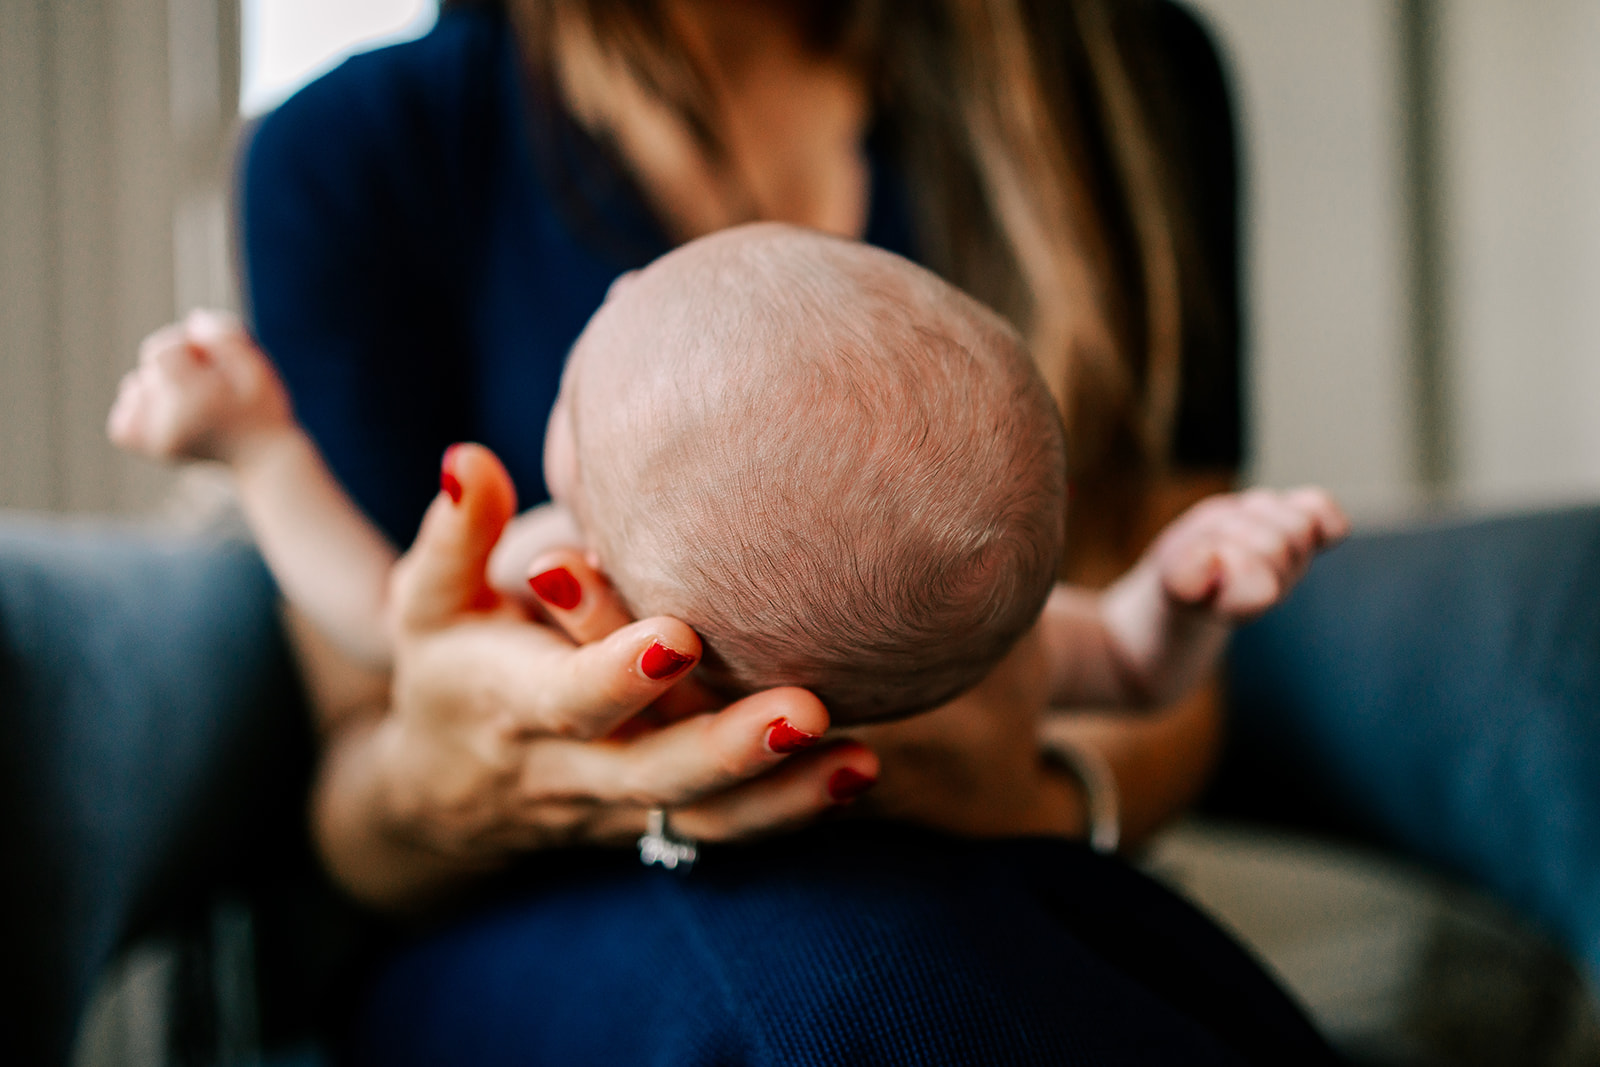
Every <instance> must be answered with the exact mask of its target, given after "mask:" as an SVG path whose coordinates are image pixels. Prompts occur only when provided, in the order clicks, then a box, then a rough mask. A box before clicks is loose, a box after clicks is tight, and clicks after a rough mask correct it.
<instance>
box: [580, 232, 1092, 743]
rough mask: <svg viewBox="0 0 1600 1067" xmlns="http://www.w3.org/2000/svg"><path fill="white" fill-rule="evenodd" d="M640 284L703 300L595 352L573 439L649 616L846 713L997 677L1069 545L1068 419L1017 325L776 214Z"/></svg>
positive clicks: (908, 704) (598, 523)
mask: <svg viewBox="0 0 1600 1067" xmlns="http://www.w3.org/2000/svg"><path fill="white" fill-rule="evenodd" d="M630 285H632V286H636V287H637V288H636V289H634V290H632V291H631V292H630V291H629V289H628V288H627V287H623V288H622V290H621V291H620V292H619V293H618V294H617V295H615V296H614V297H613V298H612V301H611V302H612V303H614V304H617V305H625V304H626V303H627V302H628V301H630V300H637V299H638V298H639V297H641V296H644V295H645V294H646V293H647V291H648V290H649V288H650V287H652V286H667V287H669V288H668V289H667V290H666V292H667V293H669V294H670V295H671V296H675V297H682V298H678V299H665V300H660V299H658V300H654V301H652V302H651V303H650V305H649V310H650V316H651V317H650V319H649V322H648V325H647V327H639V328H638V332H636V333H634V334H628V335H626V336H621V335H616V334H613V336H611V337H610V338H609V339H608V343H607V344H604V345H603V344H601V343H600V340H601V339H600V338H598V337H597V338H595V339H594V341H595V348H596V349H598V348H601V347H609V348H611V349H613V350H617V351H623V352H626V353H631V354H630V355H627V356H625V357H624V358H626V359H627V363H626V370H625V371H619V368H618V367H617V365H616V361H615V359H612V358H607V357H605V356H591V355H590V354H589V353H588V352H585V353H584V358H583V359H581V360H580V359H576V358H575V360H574V367H575V368H576V369H577V373H578V374H579V376H580V379H579V381H578V383H577V392H576V395H577V396H579V397H580V398H581V399H579V400H578V402H577V404H578V406H577V409H576V410H577V412H578V414H577V415H576V416H575V418H574V425H575V428H576V432H577V434H578V440H579V444H578V450H579V452H580V454H582V455H583V456H584V461H583V462H584V474H583V479H584V485H585V489H584V495H585V497H586V503H585V510H586V511H587V515H585V522H586V525H587V527H588V529H589V533H590V536H591V537H592V538H593V540H594V543H595V547H596V549H597V550H598V551H599V553H600V555H601V558H602V560H603V561H604V562H605V564H606V567H607V569H608V571H609V572H610V573H611V575H612V577H613V579H614V580H615V582H616V584H617V588H618V590H619V591H620V592H621V593H622V594H623V596H624V597H625V598H626V599H627V600H628V602H629V603H630V605H631V606H632V607H633V608H634V609H635V611H636V612H638V613H640V615H641V617H642V616H643V615H645V614H657V613H665V614H672V615H676V616H678V617H679V618H682V619H683V620H684V621H686V622H688V623H689V624H690V625H692V626H693V627H694V628H695V629H696V630H697V631H698V632H699V633H700V635H701V636H702V637H703V638H704V639H705V642H706V646H707V649H708V654H707V657H706V662H707V666H708V668H709V669H710V671H711V672H712V675H713V678H719V677H720V679H721V680H722V681H723V682H725V683H726V684H727V685H728V687H729V688H731V689H733V690H747V689H751V688H756V687H766V686H771V685H777V684H792V685H801V686H805V687H807V688H809V689H812V690H813V691H815V692H816V693H817V694H818V695H819V696H820V697H822V699H823V700H824V701H825V702H826V703H827V704H828V706H829V709H830V712H831V713H832V715H833V716H834V719H835V721H836V722H840V723H845V722H858V721H866V720H873V719H881V718H886V717H890V716H894V715H901V714H908V713H911V712H914V711H918V710H922V709H925V708H929V707H932V706H935V705H937V704H939V703H941V702H943V701H945V700H948V699H950V698H951V697H953V696H955V695H956V694H958V693H960V692H962V691H963V690H965V689H967V688H970V687H971V686H972V685H974V684H976V682H978V681H979V680H980V679H981V678H982V677H983V676H984V675H985V674H987V673H988V671H989V670H990V669H991V668H992V667H993V666H994V665H995V664H996V663H997V662H998V660H999V659H1000V658H1001V657H1002V656H1004V654H1005V653H1006V651H1007V650H1009V648H1010V647H1011V646H1012V645H1013V644H1014V643H1015V641H1016V640H1017V639H1018V638H1019V637H1020V636H1021V635H1022V634H1023V633H1024V632H1025V631H1026V630H1027V629H1028V628H1029V627H1030V626H1031V625H1032V623H1033V621H1034V619H1035V618H1036V616H1037V614H1038V611H1039V609H1040V608H1041V606H1042V605H1043V602H1044V599H1045V597H1046V596H1047V595H1048V593H1049V589H1050V586H1051V584H1052V582H1053V580H1054V577H1055V574H1056V570H1057V567H1058V566H1059V563H1060V557H1061V551H1062V541H1063V536H1064V533H1063V529H1064V520H1065V514H1064V503H1063V501H1064V492H1065V459H1064V447H1063V443H1062V434H1061V425H1060V418H1059V416H1058V414H1057V412H1056V408H1055V407H1054V404H1053V403H1052V401H1051V398H1050V394H1049V392H1048V390H1047V389H1046V388H1045V386H1044V384H1043V381H1042V380H1041V379H1040V377H1039V375H1038V372H1037V371H1036V370H1035V369H1034V366H1033V364H1032V362H1031V360H1030V359H1029V358H1028V355H1027V352H1026V350H1025V348H1024V347H1023V345H1022V342H1021V341H1020V339H1019V338H1018V337H1017V335H1016V334H1015V332H1014V331H1012V330H1011V328H1010V327H1008V326H1007V325H1006V324H1005V323H1004V322H1003V321H1002V320H1001V319H1000V318H999V317H998V316H997V315H995V314H993V313H992V312H990V311H988V310H987V309H986V308H984V307H983V306H982V305H980V304H978V303H977V302H976V301H974V300H972V299H970V298H968V297H966V296H965V295H963V294H961V293H960V292H958V291H957V290H955V289H954V288H953V287H951V286H950V285H948V284H947V283H945V282H943V281H941V280H940V279H938V278H937V277H936V276H934V275H933V274H931V273H929V272H927V271H925V270H922V269H921V268H919V267H916V266H914V265H913V264H911V263H908V262H906V261H905V260H902V259H900V258H899V257H896V256H893V255H890V254H889V253H886V252H882V251H879V250H876V249H872V248H868V247H867V246H864V245H859V244H856V243H854V242H847V241H843V240H839V239H836V238H831V237H826V236H823V235H821V234H816V233H812V232H809V231H800V230H795V229H791V228H788V227H782V226H774V225H762V226H752V227H743V228H741V229H739V230H735V231H725V232H724V233H722V234H718V235H714V236H712V237H709V238H704V239H702V240H700V241H697V242H694V243H692V244H690V245H687V246H685V247H684V248H682V249H680V250H678V251H677V252H674V253H672V254H671V255H669V256H668V257H665V258H664V259H663V260H661V261H659V262H658V263H657V264H656V265H654V266H652V267H650V268H648V269H647V270H646V271H645V272H644V273H643V274H642V275H640V276H639V278H638V279H637V280H631V281H630ZM656 295H657V296H660V295H662V291H661V290H658V291H657V293H656ZM616 310H617V309H616V308H612V309H610V312H612V313H613V314H612V317H611V319H610V320H608V321H616V320H617V319H618V318H619V316H617V315H615V314H614V312H615V311H616ZM606 315H607V312H604V311H603V312H602V314H601V315H600V316H597V322H596V326H594V327H592V328H591V329H592V330H595V331H596V332H597V333H598V334H603V333H604V332H605V330H606V329H607V328H608V327H607V325H606V323H605V322H603V321H601V320H603V319H605V317H606ZM587 343H590V339H585V340H583V341H580V347H581V346H583V345H585V344H587ZM641 344H643V345H648V349H649V351H648V354H644V353H643V350H642V348H641V347H640V346H641ZM586 440H589V441H596V442H599V441H602V440H605V441H611V442H617V441H623V442H626V445H625V447H623V448H620V449H619V448H616V447H609V448H607V447H604V446H600V445H596V446H594V447H586V445H585V443H584V442H585V441H586Z"/></svg>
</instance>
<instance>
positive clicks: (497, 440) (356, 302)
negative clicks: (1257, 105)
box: [241, 6, 1240, 545]
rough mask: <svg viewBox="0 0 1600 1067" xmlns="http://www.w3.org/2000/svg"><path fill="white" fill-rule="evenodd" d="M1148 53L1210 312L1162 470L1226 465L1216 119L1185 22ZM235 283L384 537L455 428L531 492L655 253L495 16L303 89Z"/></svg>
mask: <svg viewBox="0 0 1600 1067" xmlns="http://www.w3.org/2000/svg"><path fill="white" fill-rule="evenodd" d="M1158 10H1160V11H1162V12H1164V17H1162V18H1161V19H1158V20H1157V25H1156V27H1155V29H1156V30H1157V31H1158V34H1157V36H1158V38H1159V39H1158V40H1157V46H1158V49H1159V50H1160V51H1162V52H1163V53H1165V54H1167V55H1168V56H1169V57H1170V58H1171V62H1170V63H1166V64H1165V67H1166V69H1168V70H1176V71H1177V72H1178V74H1179V75H1180V76H1181V77H1182V78H1183V79H1184V81H1185V82H1186V83H1190V84H1191V85H1192V89H1188V90H1187V91H1185V92H1184V93H1183V94H1182V97H1181V98H1182V100H1183V104H1184V107H1185V108H1186V114H1189V117H1188V118H1184V117H1183V116H1180V118H1184V121H1182V122H1180V123H1179V124H1178V128H1177V131H1176V135H1175V144H1176V146H1177V151H1178V153H1179V154H1180V155H1181V156H1182V157H1183V162H1184V164H1185V166H1184V167H1183V168H1182V169H1183V172H1184V173H1185V174H1186V175H1187V176H1188V177H1187V182H1188V185H1189V186H1190V187H1191V188H1190V190H1189V191H1190V193H1191V194H1192V195H1193V196H1194V197H1196V198H1197V201H1196V204H1197V208H1198V209H1199V210H1197V211H1196V212H1195V215H1196V217H1197V218H1198V219H1200V220H1201V226H1200V232H1199V234H1198V238H1199V240H1200V242H1201V246H1202V252H1203V253H1204V255H1205V257H1206V260H1207V262H1208V265H1209V266H1210V267H1211V268H1212V269H1211V270H1210V274H1211V275H1212V277H1213V279H1215V281H1216V284H1218V285H1221V286H1223V287H1225V289H1226V292H1225V293H1224V297H1225V299H1224V300H1222V301H1221V302H1220V303H1221V304H1222V306H1223V307H1224V309H1225V310H1226V311H1227V313H1228V315H1230V316H1231V318H1232V320H1233V321H1230V322H1228V323H1227V324H1225V325H1226V327H1227V328H1226V329H1225V330H1223V331H1221V333H1220V334H1217V335H1216V336H1219V337H1220V338H1221V340H1220V342H1217V341H1212V342H1209V343H1207V344H1205V345H1190V346H1189V349H1190V350H1189V351H1186V353H1185V373H1184V381H1183V387H1182V398H1183V399H1182V402H1181V404H1180V412H1179V419H1178V426H1177V437H1176V445H1175V451H1176V459H1177V460H1178V461H1179V462H1182V463H1188V464H1193V465H1201V466H1221V467H1232V466H1236V465H1237V463H1238V461H1239V451H1240V430H1239V399H1238V393H1239V374H1238V352H1237V340H1236V338H1237V325H1236V319H1237V315H1236V313H1235V312H1234V311H1233V310H1232V309H1233V308H1234V307H1235V305H1236V296H1235V295H1234V293H1235V290H1234V280H1233V279H1234V275H1235V273H1236V271H1235V263H1234V256H1235V252H1234V234H1233V228H1234V204H1233V196H1234V193H1233V186H1234V175H1233V156H1232V142H1231V128H1230V121H1229V111H1228V103H1227V98H1226V94H1225V91H1224V87H1223V83H1222V77H1221V73H1220V71H1219V70H1218V69H1217V65H1216V61H1215V58H1214V56H1213V53H1212V51H1211V49H1210V46H1209V43H1208V42H1207V41H1206V39H1205V37H1204V35H1203V34H1202V33H1201V31H1200V30H1199V28H1198V27H1197V26H1196V25H1195V24H1194V23H1193V22H1192V21H1190V20H1189V19H1188V18H1187V17H1186V16H1183V15H1181V14H1179V13H1178V12H1177V9H1175V8H1166V7H1164V8H1160V9H1158ZM886 143H887V138H883V137H878V136H874V137H872V138H870V139H869V141H868V144H867V146H866V148H867V156H868V160H869V163H870V167H871V175H872V180H871V189H870V210H869V220H868V225H867V232H866V239H867V240H868V241H870V242H872V243H874V244H878V245H881V246H883V247H885V248H888V249H890V250H891V251H894V252H898V253H901V254H903V255H908V256H910V257H912V258H916V253H917V248H916V244H915V241H914V237H913V232H912V225H911V222H910V212H909V211H908V209H907V204H908V200H909V197H908V195H907V192H906V186H905V183H904V180H903V178H902V176H901V175H900V174H899V173H898V172H897V171H896V169H895V164H894V160H893V158H892V155H891V153H890V152H889V151H888V150H887V149H886V147H885V145H886ZM242 185H243V188H242V195H241V201H242V206H241V212H242V219H241V221H242V226H243V242H242V243H243V250H244V266H245V275H246V276H245V284H246V291H247V295H248V303H249V307H250V314H251V318H252V321H253V326H254V329H255V331H256V335H257V337H258V338H259V340H260V341H261V343H262V345H263V346H264V347H265V348H266V350H267V351H268V352H269V353H270V354H271V355H272V357H273V359H274V360H275V361H276V363H277V364H278V366H279V368H280V370H281V371H282V373H283V376H284V379H285V381H286V383H287V385H288V388H289V391H290V393H291V395H292V396H293V398H294V404H295V410H296V413H297V414H298V416H299V418H300V420H301V421H302V422H303V423H304V424H305V426H306V427H307V428H308V430H309V431H310V433H311V435H312V437H313V438H314V439H315V440H316V441H317V443H318V444H319V445H320V446H321V448H322V450H323V452H324V454H325V455H326V457H327V459H328V462H329V463H330V465H331V466H332V468H333V471H334V473H335V475H337V476H338V478H339V479H340V481H341V482H343V483H344V485H345V486H346V487H347V488H348V489H349V490H350V492H351V493H352V494H353V495H354V496H355V498H356V500H357V501H358V502H359V503H360V504H361V505H362V507H364V508H365V509H366V510H367V512H368V514H369V515H371V516H372V517H373V519H374V520H375V521H376V522H377V523H378V525H379V526H380V527H382V528H383V530H385V531H386V532H387V533H388V535H389V536H390V537H391V538H392V539H393V540H394V541H395V542H396V543H397V544H402V545H403V544H408V543H409V542H410V540H411V538H412V536H413V534H414V533H415V530H416V526H417V522H418V521H419V519H420V518H421V515H422V511H423V509H424V508H425V507H426V506H427V503H428V501H429V500H430V499H431V498H432V495H433V493H434V492H435V491H436V490H437V484H438V483H437V469H438V461H439V456H440V454H441V453H442V452H443V450H444V449H445V447H446V446H448V445H449V444H450V443H451V442H454V441H458V440H476V441H481V442H482V443H484V444H486V445H488V446H489V447H490V448H492V449H494V450H495V452H497V453H498V454H499V455H500V457H501V459H503V460H504V461H505V464H506V466H507V468H508V469H509V470H510V472H511V476H512V478H513V480H514V481H515V483H516V486H517V489H518V492H519V495H520V497H521V502H522V504H523V505H525V506H526V505H531V504H535V503H538V502H540V501H542V500H544V499H545V498H546V496H547V493H546V490H545V486H544V480H543V475H542V470H541V455H542V448H543V438H544V426H545V419H546V417H547V415H548V413H549V410H550V407H551V404H552V403H553V401H554V399H555V393H556V387H557V383H558V381H559V378H560V373H561V367H562V363H563V360H564V359H565V356H566V353H567V350H568V348H569V347H570V346H571V344H572V342H573V340H574V339H575V338H576V337H577V335H578V333H579V331H580V330H581V329H582V327H583V324H584V323H585V321H586V320H587V319H588V318H589V316H590V314H591V313H592V312H593V311H594V310H595V309H596V308H597V307H599V305H600V302H601V300H602V299H603V297H604V295H605V292H606V288H607V286H608V285H609V284H610V283H611V281H612V279H614V278H615V277H616V276H617V275H618V274H620V273H621V272H623V271H624V270H628V269H631V268H633V267H637V266H641V265H643V264H644V263H646V262H648V261H649V260H651V259H653V258H655V257H656V256H658V255H660V254H662V253H663V252H665V251H667V250H668V249H669V248H670V247H671V242H670V241H669V239H668V237H667V236H666V234H665V233H664V232H663V230H662V227H661V226H660V225H659V223H658V222H657V221H656V220H655V218H653V217H652V215H651V212H650V210H649V208H648V207H647V205H646V202H645V200H644V198H643V197H642V196H641V195H640V193H639V191H638V190H637V188H636V187H635V186H634V185H633V184H632V183H631V181H630V180H629V179H628V177H627V176H626V174H625V172H624V171H623V170H622V169H621V168H620V167H619V166H618V165H617V163H616V162H615V160H614V158H613V157H612V156H611V155H609V154H608V153H607V151H606V150H604V149H603V148H602V147H601V146H600V145H599V144H597V143H596V142H595V141H594V140H593V139H591V138H590V137H588V136H587V135H586V134H585V133H584V132H583V131H581V130H580V129H579V128H578V127H577V126H576V124H575V123H573V122H572V121H571V120H570V118H568V117H567V116H566V115H565V114H563V113H562V112H561V110H560V108H559V106H558V105H556V104H555V103H554V102H553V101H549V100H544V99H541V98H539V96H538V94H536V93H533V92H530V90H529V88H528V86H527V83H526V79H525V77H524V75H523V69H522V66H521V63H520V61H519V58H518V54H517V47H516V41H515V40H514V36H513V33H512V31H511V29H510V27H509V25H508V23H507V21H506V19H505V16H504V14H503V12H501V11H500V10H498V9H497V8H496V7H494V6H484V7H469V8H463V9H458V10H450V11H447V12H446V13H445V14H444V15H443V16H442V17H441V18H440V20H439V23H438V25H437V26H436V27H435V28H434V29H433V31H432V32H430V33H429V34H428V35H427V36H425V37H423V38H422V39H421V40H418V41H414V42H411V43H408V44H403V45H399V46H396V47H391V48H384V49H380V50H378V51H374V52H370V53H367V54H365V55H361V56H356V57H355V58H353V59H351V60H349V61H348V62H346V63H344V64H343V65H342V66H340V67H339V68H338V69H336V70H334V71H332V72H331V73H329V74H328V75H326V76H324V77H323V78H321V79H320V80H318V81H316V82H314V83H313V84H311V85H309V86H307V87H306V88H305V89H303V90H302V91H301V92H299V93H298V94H297V95H295V96H294V97H293V98H291V99H290V100H289V101H287V102H286V103H285V104H283V106H282V107H280V108H279V109H278V110H277V111H275V112H274V113H272V114H271V115H269V116H267V117H266V118H265V119H264V120H263V121H262V122H261V124H260V126H259V127H258V129H257V130H256V131H255V133H254V136H253V137H252V139H251V141H250V143H249V146H248V149H247V152H246V156H245V160H244V168H243V177H242Z"/></svg>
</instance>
